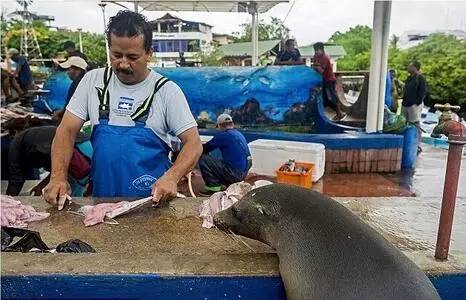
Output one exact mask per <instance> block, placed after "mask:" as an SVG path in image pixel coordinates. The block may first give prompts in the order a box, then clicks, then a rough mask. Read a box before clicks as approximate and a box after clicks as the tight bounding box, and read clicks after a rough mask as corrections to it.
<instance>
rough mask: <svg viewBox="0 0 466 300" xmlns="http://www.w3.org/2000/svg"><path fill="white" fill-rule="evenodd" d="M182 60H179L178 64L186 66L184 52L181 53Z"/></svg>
mask: <svg viewBox="0 0 466 300" xmlns="http://www.w3.org/2000/svg"><path fill="white" fill-rule="evenodd" d="M179 56H180V60H179V61H178V65H179V66H180V67H185V66H186V58H185V57H184V52H180V53H179Z"/></svg>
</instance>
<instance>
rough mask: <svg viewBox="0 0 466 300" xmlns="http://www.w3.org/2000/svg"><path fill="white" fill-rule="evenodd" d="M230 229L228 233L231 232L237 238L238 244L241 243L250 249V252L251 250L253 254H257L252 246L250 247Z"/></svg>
mask: <svg viewBox="0 0 466 300" xmlns="http://www.w3.org/2000/svg"><path fill="white" fill-rule="evenodd" d="M227 229H228V232H230V233H231V234H232V236H233V237H235V239H236V240H237V241H238V242H241V243H242V244H243V245H244V246H246V248H248V249H249V250H251V251H252V252H256V250H254V249H253V248H252V247H251V246H249V245H248V244H247V243H246V242H245V241H243V239H242V238H241V237H240V236H239V235H237V234H235V233H234V232H233V231H231V229H229V228H227Z"/></svg>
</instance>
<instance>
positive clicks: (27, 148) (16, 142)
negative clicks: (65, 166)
mask: <svg viewBox="0 0 466 300" xmlns="http://www.w3.org/2000/svg"><path fill="white" fill-rule="evenodd" d="M56 130H57V127H56V126H40V127H31V128H28V129H25V130H23V131H21V132H20V133H18V134H17V135H15V137H14V138H13V140H12V142H11V144H10V148H9V150H8V168H9V171H10V178H9V180H8V187H7V190H6V194H7V195H10V196H17V195H19V193H20V192H21V190H22V188H23V185H24V183H25V180H26V175H27V174H28V173H30V172H31V171H32V169H39V168H43V169H45V170H46V171H49V172H50V169H51V145H52V140H53V137H54V136H55V132H56ZM91 157H92V146H91V145H90V142H89V140H88V138H86V137H83V136H81V135H79V136H78V138H76V140H75V147H74V148H73V154H72V157H71V163H70V169H69V176H68V180H69V182H70V184H72V185H73V194H72V195H71V196H83V192H84V190H85V186H86V184H87V181H88V179H89V178H88V175H89V172H90V159H91ZM49 179H50V175H49V176H48V177H47V178H45V179H44V180H43V181H42V182H41V183H39V184H38V185H37V186H36V187H34V188H33V189H32V192H33V194H34V195H35V196H40V195H41V194H42V188H44V187H45V185H46V184H47V183H48V182H49Z"/></svg>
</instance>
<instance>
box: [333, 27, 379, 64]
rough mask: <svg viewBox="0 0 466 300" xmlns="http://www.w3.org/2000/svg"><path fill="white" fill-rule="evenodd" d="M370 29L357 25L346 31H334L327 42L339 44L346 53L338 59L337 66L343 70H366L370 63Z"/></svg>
mask: <svg viewBox="0 0 466 300" xmlns="http://www.w3.org/2000/svg"><path fill="white" fill-rule="evenodd" d="M371 35H372V29H371V28H370V27H369V26H365V25H364V26H363V25H357V26H356V27H351V28H350V29H349V30H348V31H346V32H343V33H342V32H339V31H337V32H335V33H334V34H333V35H332V36H331V37H330V39H329V42H331V43H335V44H338V45H341V46H343V47H344V48H345V51H346V53H347V55H346V56H345V57H344V58H342V59H339V60H338V68H339V69H340V70H345V71H360V70H368V69H369V64H370V49H371Z"/></svg>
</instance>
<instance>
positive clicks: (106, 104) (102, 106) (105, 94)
mask: <svg viewBox="0 0 466 300" xmlns="http://www.w3.org/2000/svg"><path fill="white" fill-rule="evenodd" d="M112 74H113V72H112V68H111V67H106V68H105V71H104V87H103V89H98V88H97V93H98V96H99V102H100V103H99V120H100V119H107V120H108V117H109V111H110V93H109V91H108V85H109V84H110V79H111V78H112Z"/></svg>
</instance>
